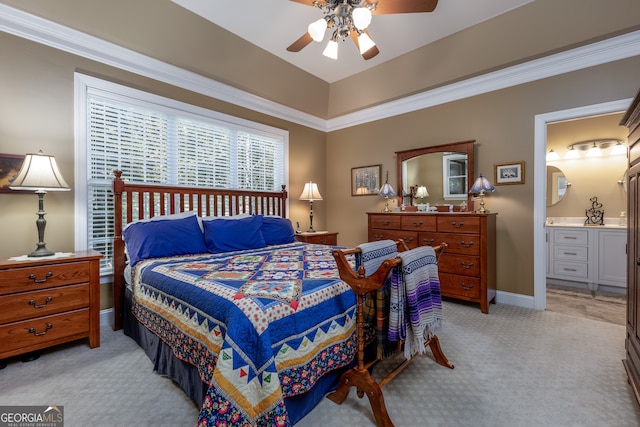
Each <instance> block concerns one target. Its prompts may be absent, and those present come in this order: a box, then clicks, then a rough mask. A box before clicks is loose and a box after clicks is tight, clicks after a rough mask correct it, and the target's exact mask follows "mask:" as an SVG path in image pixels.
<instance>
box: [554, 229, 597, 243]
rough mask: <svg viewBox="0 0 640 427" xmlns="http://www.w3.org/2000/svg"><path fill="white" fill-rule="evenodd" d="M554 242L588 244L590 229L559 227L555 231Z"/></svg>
mask: <svg viewBox="0 0 640 427" xmlns="http://www.w3.org/2000/svg"><path fill="white" fill-rule="evenodd" d="M553 242H554V243H560V244H565V245H588V244H589V231H588V230H580V229H576V230H566V229H557V230H554V231H553Z"/></svg>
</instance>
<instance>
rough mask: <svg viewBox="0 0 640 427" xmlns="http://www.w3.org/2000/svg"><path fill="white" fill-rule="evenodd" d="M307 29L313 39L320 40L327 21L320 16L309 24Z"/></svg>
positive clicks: (322, 37)
mask: <svg viewBox="0 0 640 427" xmlns="http://www.w3.org/2000/svg"><path fill="white" fill-rule="evenodd" d="M307 29H308V30H309V35H310V36H311V38H312V39H313V40H314V41H317V42H321V41H322V39H324V33H325V32H326V30H327V21H325V20H324V18H320V19H318V20H317V21H314V22H312V23H311V24H309V27H308V28H307Z"/></svg>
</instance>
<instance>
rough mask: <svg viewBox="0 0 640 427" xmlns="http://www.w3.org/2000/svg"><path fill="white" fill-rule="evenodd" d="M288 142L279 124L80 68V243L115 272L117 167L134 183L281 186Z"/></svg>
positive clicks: (108, 270)
mask: <svg viewBox="0 0 640 427" xmlns="http://www.w3.org/2000/svg"><path fill="white" fill-rule="evenodd" d="M287 143H288V133H287V132H286V131H283V130H280V129H275V128H271V127H267V126H264V125H260V124H258V123H253V122H248V121H246V120H243V119H239V118H235V117H230V116H226V115H223V114H220V113H215V112H212V111H210V110H206V109H202V108H199V107H194V106H192V105H188V104H184V103H181V102H178V101H175V100H171V99H167V98H163V97H159V96H156V95H152V94H149V93H145V92H141V91H138V90H135V89H131V88H128V87H125V86H121V85H117V84H113V83H110V82H105V81H103V80H99V79H95V78H93V77H89V76H85V75H82V74H76V143H75V144H76V201H75V204H76V244H75V246H76V249H94V250H96V251H98V252H101V253H102V254H103V255H104V257H103V259H102V264H101V272H102V273H103V274H109V273H111V272H112V270H111V268H112V259H113V235H114V221H113V203H114V201H113V194H112V191H111V187H112V179H113V171H114V170H116V169H120V170H122V171H123V178H125V179H126V180H129V181H133V182H144V183H158V184H170V185H174V184H175V185H187V186H203V187H216V188H233V189H244V190H264V191H277V190H280V189H281V186H282V185H284V184H286V168H287V165H286V153H287ZM85 183H86V184H85Z"/></svg>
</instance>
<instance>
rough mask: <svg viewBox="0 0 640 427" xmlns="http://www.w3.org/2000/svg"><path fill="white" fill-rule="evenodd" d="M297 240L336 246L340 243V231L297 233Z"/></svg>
mask: <svg viewBox="0 0 640 427" xmlns="http://www.w3.org/2000/svg"><path fill="white" fill-rule="evenodd" d="M296 240H297V241H298V242H305V243H316V244H319V245H332V246H336V245H337V244H338V233H335V232H330V231H316V232H315V233H314V232H312V233H309V232H304V233H296Z"/></svg>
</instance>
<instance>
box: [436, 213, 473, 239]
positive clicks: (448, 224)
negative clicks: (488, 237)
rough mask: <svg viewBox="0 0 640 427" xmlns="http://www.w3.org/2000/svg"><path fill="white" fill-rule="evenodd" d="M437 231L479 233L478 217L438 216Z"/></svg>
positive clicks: (462, 215) (461, 215)
mask: <svg viewBox="0 0 640 427" xmlns="http://www.w3.org/2000/svg"><path fill="white" fill-rule="evenodd" d="M438 231H439V232H441V233H442V232H445V233H468V234H480V218H478V217H465V215H464V214H460V215H447V216H444V217H438Z"/></svg>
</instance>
